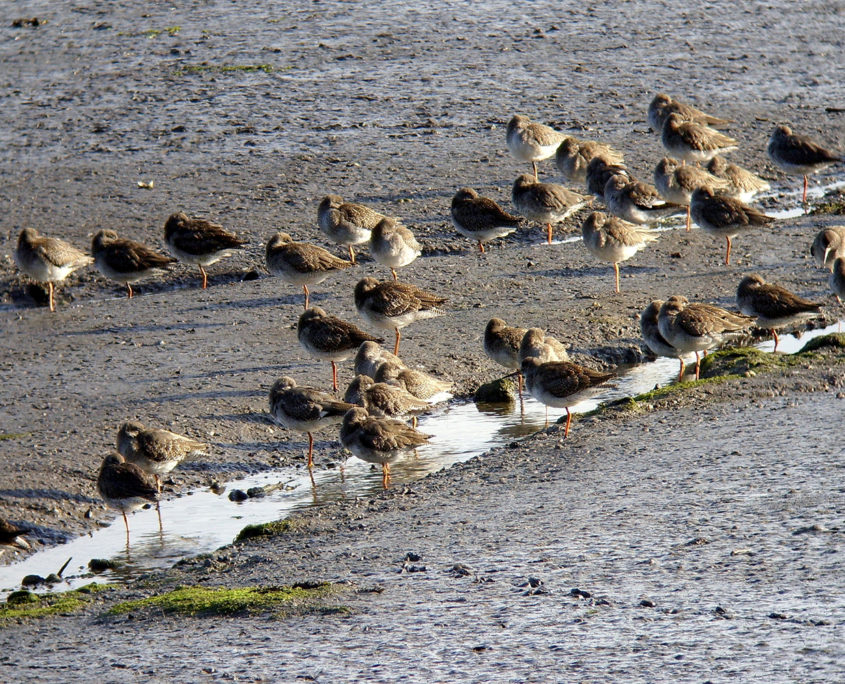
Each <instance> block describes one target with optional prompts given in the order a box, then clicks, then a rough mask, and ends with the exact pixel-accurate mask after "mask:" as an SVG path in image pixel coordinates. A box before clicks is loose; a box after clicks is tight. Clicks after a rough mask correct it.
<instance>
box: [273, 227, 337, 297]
mask: <svg viewBox="0 0 845 684" xmlns="http://www.w3.org/2000/svg"><path fill="white" fill-rule="evenodd" d="M265 258H266V260H267V270H268V271H270V273H272V274H273V275H275V276H279V277H280V278H282V279H283V280H286V281H287V282H289V283H290V284H291V285H296V286H302V291H303V292H304V293H305V308H306V309H307V308H308V304H309V298H310V293H309V292H308V286H309V285H317V284H318V283H322V282H323V281H324V280H325V279H326V278H328V277H329V276H330V275H332V274H333V273H337V272H339V271H342V270H344V269H347V268H350V267H351V266H352V262H350V261H346V259H341V258H340V257H336V256H335V255H334V254H332V253H331V252H329V251H328V250H327V249H323V248H322V247H318V246H317V245H310V244H308V243H307V242H294V241H293V239H292V238H291V236H290V235H288V234H287V233H276V234H275V235H274V236H273V237H271V238H270V239H269V240H268V241H267V252H266V257H265Z"/></svg>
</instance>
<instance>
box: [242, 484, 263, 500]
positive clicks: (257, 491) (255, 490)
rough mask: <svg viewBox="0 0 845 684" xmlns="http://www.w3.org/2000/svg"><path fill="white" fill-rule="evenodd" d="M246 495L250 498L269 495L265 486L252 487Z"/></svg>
mask: <svg viewBox="0 0 845 684" xmlns="http://www.w3.org/2000/svg"><path fill="white" fill-rule="evenodd" d="M246 495H247V496H248V497H249V498H250V499H260V498H261V497H262V496H267V492H266V491H264V487H250V488H249V489H247V490H246Z"/></svg>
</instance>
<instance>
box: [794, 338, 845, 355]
mask: <svg viewBox="0 0 845 684" xmlns="http://www.w3.org/2000/svg"><path fill="white" fill-rule="evenodd" d="M825 347H832V348H834V349H845V333H830V334H829V335H822V336H820V337H814V338H813V339H812V340H809V341H808V342H807V344H805V345H804V346H803V347H801V351H800V352H798V353H799V354H805V353H807V352H812V351H816V350H818V349H824V348H825Z"/></svg>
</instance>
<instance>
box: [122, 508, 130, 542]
mask: <svg viewBox="0 0 845 684" xmlns="http://www.w3.org/2000/svg"><path fill="white" fill-rule="evenodd" d="M121 513H123V524H124V525H126V548H129V521H128V520H127V519H126V511H121Z"/></svg>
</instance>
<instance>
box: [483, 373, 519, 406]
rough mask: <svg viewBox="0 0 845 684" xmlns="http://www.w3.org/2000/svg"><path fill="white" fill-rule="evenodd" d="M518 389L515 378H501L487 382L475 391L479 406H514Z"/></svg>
mask: <svg viewBox="0 0 845 684" xmlns="http://www.w3.org/2000/svg"><path fill="white" fill-rule="evenodd" d="M516 393H517V388H516V383H515V382H514V380H513V378H508V377H504V378H499V379H498V380H494V381H493V382H487V383H485V384H483V385H481V387H479V388H478V389H477V390H475V402H476V403H477V404H512V403H513V401H514V397H515V396H516Z"/></svg>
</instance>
